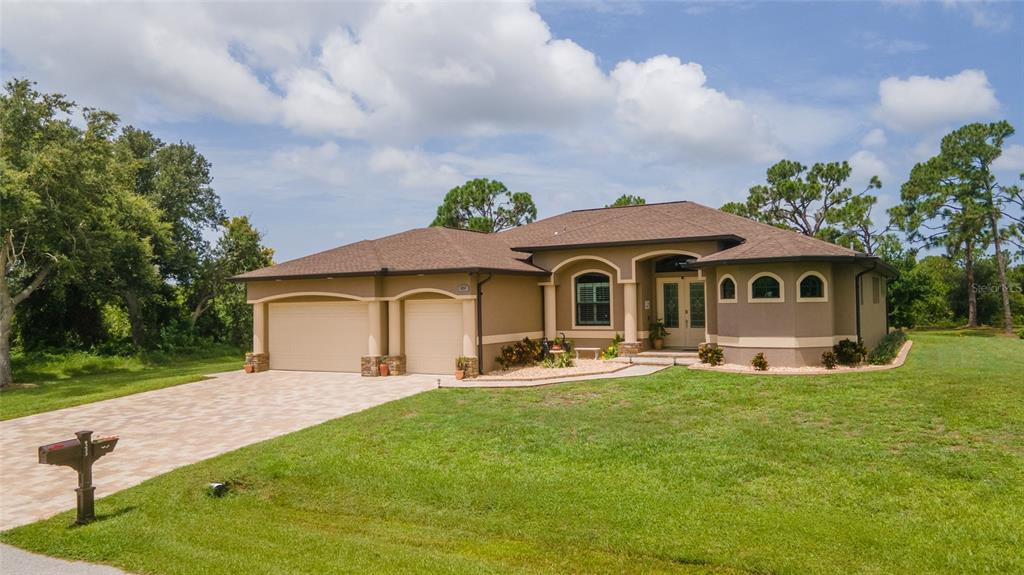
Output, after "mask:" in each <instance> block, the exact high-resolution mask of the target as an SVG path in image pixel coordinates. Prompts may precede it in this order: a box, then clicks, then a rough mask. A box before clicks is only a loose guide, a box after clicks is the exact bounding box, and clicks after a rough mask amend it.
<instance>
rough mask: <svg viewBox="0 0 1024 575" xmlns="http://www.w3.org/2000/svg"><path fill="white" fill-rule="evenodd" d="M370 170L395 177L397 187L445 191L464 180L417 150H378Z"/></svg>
mask: <svg viewBox="0 0 1024 575" xmlns="http://www.w3.org/2000/svg"><path fill="white" fill-rule="evenodd" d="M369 166H370V170H371V171H373V172H374V173H378V174H391V175H395V176H397V177H398V181H399V183H401V184H402V185H403V186H405V187H410V188H413V187H421V188H433V189H437V190H445V191H447V190H448V189H450V188H453V187H455V186H457V185H458V184H461V183H462V182H463V181H465V180H466V178H465V177H464V176H462V175H461V174H460V173H459V171H458V170H456V169H455V168H453V167H452V166H450V165H448V164H447V163H444V162H442V161H438V160H437V159H436V158H431V157H428V156H427V155H426V154H424V153H423V152H422V151H419V150H402V149H399V148H394V147H386V148H381V149H379V150H376V151H374V152H373V154H371V156H370V162H369Z"/></svg>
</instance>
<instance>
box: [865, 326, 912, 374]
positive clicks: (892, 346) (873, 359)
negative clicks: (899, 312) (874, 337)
mask: <svg viewBox="0 0 1024 575" xmlns="http://www.w3.org/2000/svg"><path fill="white" fill-rule="evenodd" d="M905 341H907V334H905V333H903V332H902V331H900V330H897V331H894V332H892V333H888V334H886V336H885V337H883V338H882V341H880V342H878V345H877V346H875V349H873V350H871V353H870V354H868V363H870V364H872V365H887V364H889V363H892V360H894V359H896V354H898V353H899V352H900V349H901V348H902V347H903V343H904V342H905Z"/></svg>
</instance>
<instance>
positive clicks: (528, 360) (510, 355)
mask: <svg viewBox="0 0 1024 575" xmlns="http://www.w3.org/2000/svg"><path fill="white" fill-rule="evenodd" d="M540 354H541V348H540V342H538V341H533V340H531V339H530V338H528V337H524V338H523V340H522V341H517V342H515V343H513V344H510V345H506V346H504V347H502V348H501V355H499V356H498V357H496V358H495V361H496V362H497V363H498V365H500V366H501V367H502V369H508V368H510V367H512V366H516V365H533V364H535V363H537V361H538V360H540Z"/></svg>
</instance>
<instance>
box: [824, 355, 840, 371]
mask: <svg viewBox="0 0 1024 575" xmlns="http://www.w3.org/2000/svg"><path fill="white" fill-rule="evenodd" d="M821 365H824V366H825V369H835V368H836V366H837V365H839V358H838V357H836V352H834V351H826V352H825V353H823V354H821Z"/></svg>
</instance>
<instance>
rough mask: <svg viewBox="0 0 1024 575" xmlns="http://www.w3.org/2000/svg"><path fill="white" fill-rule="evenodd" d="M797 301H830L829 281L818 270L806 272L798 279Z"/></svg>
mask: <svg viewBox="0 0 1024 575" xmlns="http://www.w3.org/2000/svg"><path fill="white" fill-rule="evenodd" d="M796 301H810V302H815V301H816V302H826V301H828V281H827V280H826V279H825V276H823V275H821V274H820V273H818V272H804V274H803V275H801V276H800V279H798V280H797V287H796Z"/></svg>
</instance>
